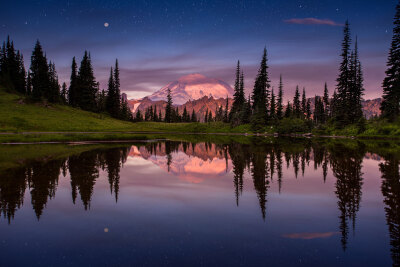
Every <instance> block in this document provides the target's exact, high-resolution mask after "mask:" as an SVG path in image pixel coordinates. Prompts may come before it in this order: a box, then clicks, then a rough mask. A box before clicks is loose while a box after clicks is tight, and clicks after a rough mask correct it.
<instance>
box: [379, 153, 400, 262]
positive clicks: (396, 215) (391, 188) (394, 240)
mask: <svg viewBox="0 0 400 267" xmlns="http://www.w3.org/2000/svg"><path fill="white" fill-rule="evenodd" d="M399 164H400V160H399V159H398V158H397V157H395V156H393V155H389V156H388V157H386V160H385V162H384V163H381V164H380V171H381V173H382V194H383V196H384V203H385V213H386V221H387V224H388V226H389V234H390V245H391V249H390V251H391V255H392V260H393V266H400V172H399Z"/></svg>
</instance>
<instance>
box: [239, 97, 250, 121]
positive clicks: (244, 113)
mask: <svg viewBox="0 0 400 267" xmlns="http://www.w3.org/2000/svg"><path fill="white" fill-rule="evenodd" d="M243 106H244V108H243V111H242V115H241V121H242V123H244V124H247V123H250V118H251V115H252V114H251V112H252V110H251V100H250V95H249V97H248V99H247V101H245V102H244V104H243Z"/></svg>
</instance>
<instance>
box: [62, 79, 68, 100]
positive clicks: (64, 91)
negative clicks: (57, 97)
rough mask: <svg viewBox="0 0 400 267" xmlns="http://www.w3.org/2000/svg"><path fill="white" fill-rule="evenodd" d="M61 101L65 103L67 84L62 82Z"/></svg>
mask: <svg viewBox="0 0 400 267" xmlns="http://www.w3.org/2000/svg"><path fill="white" fill-rule="evenodd" d="M61 101H62V103H64V104H66V103H67V85H66V84H65V82H63V85H62V89H61Z"/></svg>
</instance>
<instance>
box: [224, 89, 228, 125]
mask: <svg viewBox="0 0 400 267" xmlns="http://www.w3.org/2000/svg"><path fill="white" fill-rule="evenodd" d="M228 100H229V98H228V96H226V104H225V111H224V122H225V123H228V122H229V115H228V114H229V110H228V109H229V102H228Z"/></svg>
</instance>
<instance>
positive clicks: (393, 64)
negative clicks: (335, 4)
mask: <svg viewBox="0 0 400 267" xmlns="http://www.w3.org/2000/svg"><path fill="white" fill-rule="evenodd" d="M387 67H388V68H387V70H386V77H385V79H384V80H383V101H382V105H381V111H382V117H384V118H388V119H389V120H390V121H394V120H395V119H397V118H398V116H399V115H400V2H399V3H398V4H397V6H396V14H395V17H394V28H393V36H392V43H391V47H390V51H389V56H388V61H387Z"/></svg>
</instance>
